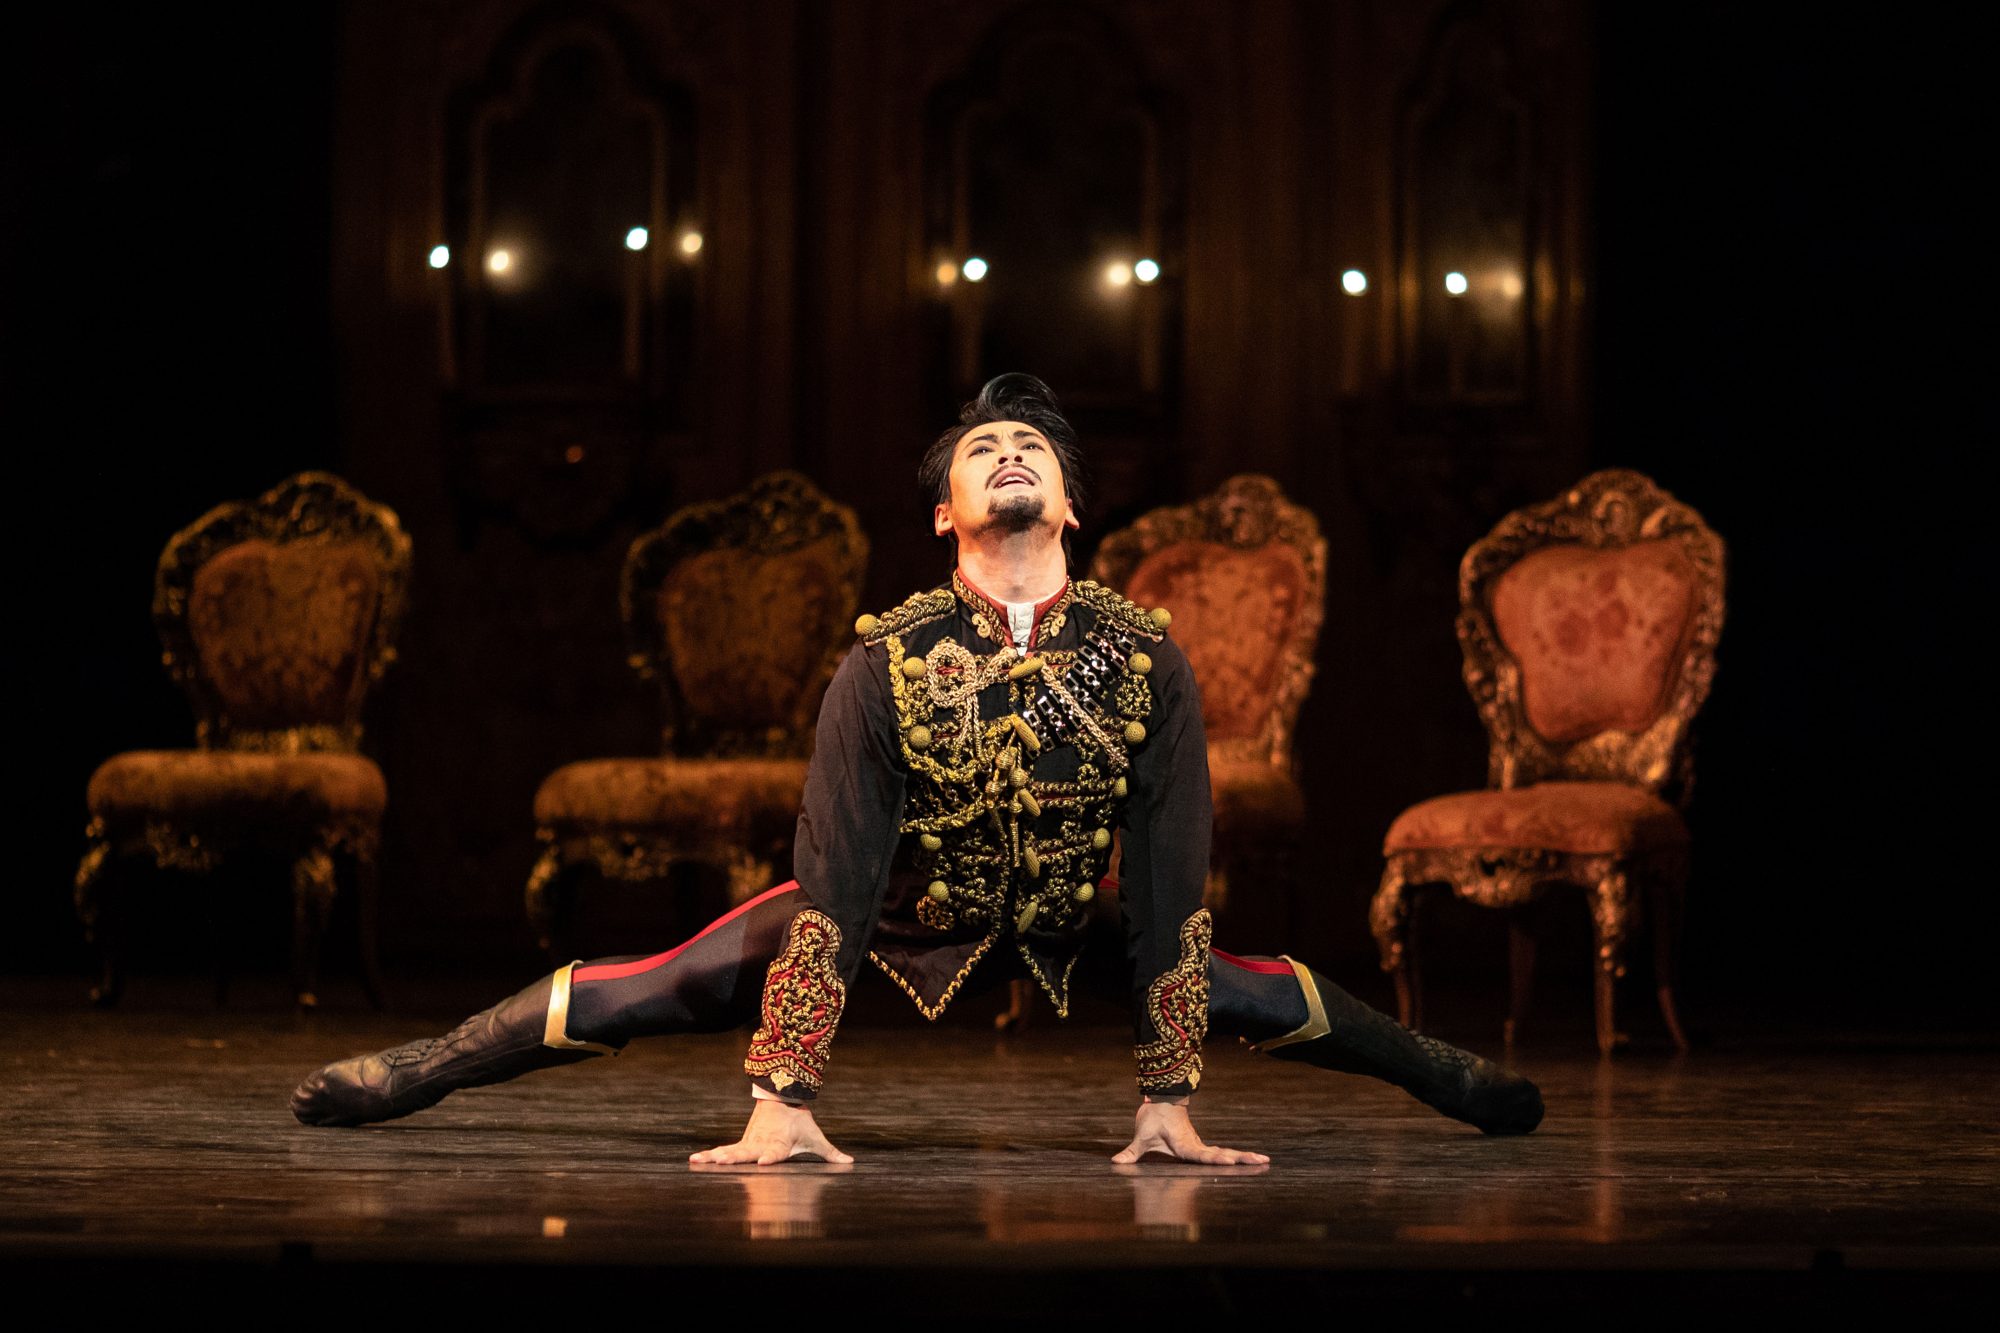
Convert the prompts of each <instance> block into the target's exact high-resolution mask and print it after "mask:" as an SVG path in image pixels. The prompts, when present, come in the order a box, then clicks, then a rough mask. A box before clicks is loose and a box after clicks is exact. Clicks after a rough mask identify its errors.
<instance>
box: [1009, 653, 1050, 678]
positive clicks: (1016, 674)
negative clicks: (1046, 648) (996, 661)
mask: <svg viewBox="0 0 2000 1333" xmlns="http://www.w3.org/2000/svg"><path fill="white" fill-rule="evenodd" d="M1041 669H1042V659H1041V658H1039V657H1031V658H1029V659H1028V660H1027V661H1025V662H1016V663H1015V664H1014V665H1013V666H1011V667H1009V668H1008V669H1007V679H1008V680H1020V679H1021V678H1022V677H1024V676H1032V675H1034V674H1035V673H1036V672H1037V671H1040V670H1041Z"/></svg>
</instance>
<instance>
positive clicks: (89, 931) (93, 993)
mask: <svg viewBox="0 0 2000 1333" xmlns="http://www.w3.org/2000/svg"><path fill="white" fill-rule="evenodd" d="M84 837H85V838H87V839H88V840H89V844H90V845H89V846H88V847H87V848H86V849H85V850H84V853H83V860H82V861H80V862H78V863H77V867H76V887H75V903H76V916H77V920H78V921H80V922H82V923H83V937H84V939H85V940H86V941H88V942H89V944H90V946H91V948H92V950H93V951H94V952H95V954H96V955H97V980H96V982H95V983H94V984H92V986H91V988H90V1002H91V1003H92V1004H94V1005H97V1006H98V1007H99V1008H109V1007H111V1006H112V1005H114V1004H117V1003H118V997H119V996H120V995H122V994H124V992H125V967H124V958H123V957H122V956H121V952H120V949H119V944H120V940H119V937H118V923H117V922H116V921H115V920H113V919H112V917H113V915H114V914H115V910H116V909H115V906H114V907H112V908H111V909H110V910H107V895H106V894H105V892H104V888H105V881H106V871H107V866H108V863H109V862H110V860H111V839H110V836H109V834H108V833H107V831H106V829H105V827H104V821H103V820H101V819H93V820H91V821H90V825H89V827H88V828H86V829H85V830H84Z"/></svg>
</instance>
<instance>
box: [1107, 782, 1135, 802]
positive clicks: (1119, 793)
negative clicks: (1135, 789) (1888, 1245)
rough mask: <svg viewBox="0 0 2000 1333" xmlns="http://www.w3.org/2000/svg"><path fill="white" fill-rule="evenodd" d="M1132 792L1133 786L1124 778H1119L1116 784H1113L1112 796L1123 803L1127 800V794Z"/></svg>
mask: <svg viewBox="0 0 2000 1333" xmlns="http://www.w3.org/2000/svg"><path fill="white" fill-rule="evenodd" d="M1131 790H1132V788H1131V785H1130V784H1128V783H1127V782H1126V781H1125V779H1123V778H1119V779H1118V780H1117V781H1116V782H1113V783H1112V784H1111V794H1112V795H1113V796H1116V797H1117V798H1118V799H1119V800H1121V801H1122V800H1124V799H1125V793H1127V792H1129V791H1131Z"/></svg>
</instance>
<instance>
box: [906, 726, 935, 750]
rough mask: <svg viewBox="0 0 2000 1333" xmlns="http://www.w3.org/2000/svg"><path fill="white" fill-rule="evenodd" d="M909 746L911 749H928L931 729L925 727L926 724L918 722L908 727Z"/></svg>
mask: <svg viewBox="0 0 2000 1333" xmlns="http://www.w3.org/2000/svg"><path fill="white" fill-rule="evenodd" d="M910 748H911V749H912V750H928V749H930V748H931V729H930V728H929V727H927V726H924V725H923V724H922V723H918V724H917V725H916V726H914V727H911V728H910Z"/></svg>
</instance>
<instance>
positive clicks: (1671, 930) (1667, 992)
mask: <svg viewBox="0 0 2000 1333" xmlns="http://www.w3.org/2000/svg"><path fill="white" fill-rule="evenodd" d="M1646 892H1647V896H1648V897H1650V898H1651V899H1652V908H1653V923H1652V924H1653V984H1654V986H1655V987H1656V989H1657V992H1658V994H1659V999H1660V1018H1661V1019H1662V1020H1664V1021H1665V1023H1666V1025H1667V1035H1668V1036H1669V1037H1671V1038H1673V1043H1674V1049H1675V1050H1677V1051H1679V1052H1680V1053H1681V1054H1682V1055H1686V1054H1687V1052H1688V1039H1687V1033H1686V1032H1684V1031H1682V1029H1681V1016H1680V1011H1679V1010H1678V1009H1677V1008H1676V1007H1675V1005H1674V984H1675V982H1676V980H1677V979H1678V972H1677V966H1678V958H1679V954H1680V933H1681V905H1682V903H1683V902H1684V901H1685V899H1686V894H1687V876H1686V869H1685V866H1683V865H1674V866H1671V867H1669V868H1668V869H1666V870H1665V871H1664V872H1663V873H1661V874H1660V875H1658V876H1657V877H1655V878H1654V879H1653V880H1652V881H1651V882H1649V883H1648V884H1647V885H1646Z"/></svg>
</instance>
